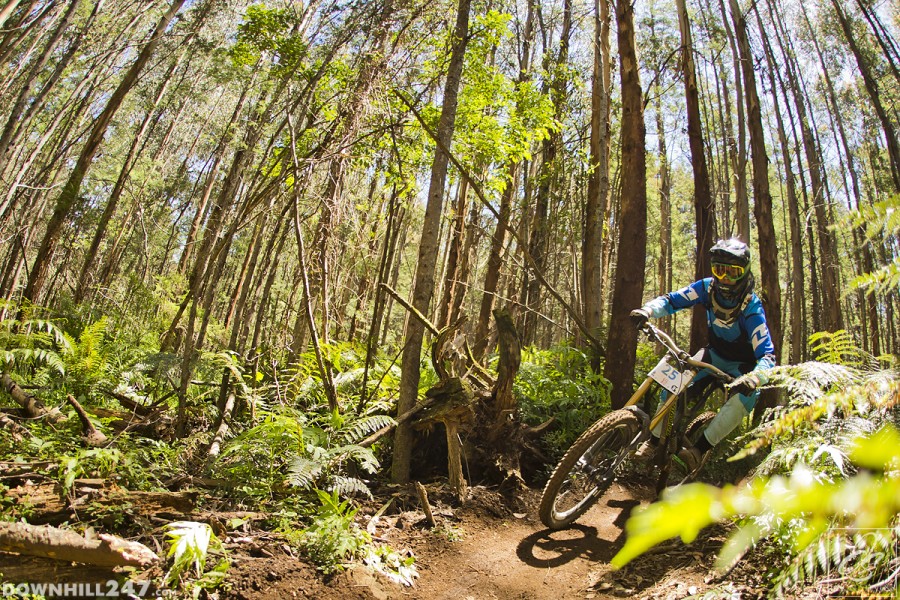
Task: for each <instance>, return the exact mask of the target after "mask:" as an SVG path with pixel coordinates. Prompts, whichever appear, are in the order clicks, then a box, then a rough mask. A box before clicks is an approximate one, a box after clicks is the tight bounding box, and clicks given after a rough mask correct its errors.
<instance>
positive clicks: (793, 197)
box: [756, 10, 806, 364]
mask: <svg viewBox="0 0 900 600" xmlns="http://www.w3.org/2000/svg"><path fill="white" fill-rule="evenodd" d="M756 18H757V22H758V23H759V29H760V31H763V30H764V29H763V24H762V19H761V17H760V15H759V11H758V10H756ZM763 42H764V47H765V50H766V60H767V63H768V67H769V70H768V73H769V80H770V87H771V91H772V102H773V106H774V112H775V117H776V120H777V123H778V140H779V142H780V143H781V154H782V156H783V158H784V171H785V172H784V179H785V181H786V185H787V204H788V221H789V222H790V232H791V233H790V235H791V262H790V265H791V269H790V270H791V278H790V287H789V290H790V301H791V312H790V316H791V323H792V324H793V325H792V326H791V330H790V332H789V335H790V341H791V346H790V356H789V360H790V362H791V363H792V364H797V363H799V362H801V361H802V360H805V356H804V355H805V344H804V342H805V339H806V336H805V335H804V323H806V302H805V299H806V275H805V271H804V268H803V228H802V225H801V224H800V208H799V203H798V201H797V185H796V180H795V178H794V167H793V159H792V153H791V145H790V142H789V141H788V137H787V131H786V129H785V126H784V120H783V119H782V116H781V107H780V106H779V102H778V89H779V87H778V86H777V85H776V81H775V78H776V76H777V78H778V83H779V84H780V88H781V91H782V93H783V94H785V95H786V94H787V90H786V87H785V84H784V82H783V81H782V79H781V73H780V71H778V70H777V67H776V65H775V63H774V61H773V59H772V49H771V46H770V44H769V39H768V37H766V36H763Z"/></svg>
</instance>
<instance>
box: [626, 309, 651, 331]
mask: <svg viewBox="0 0 900 600" xmlns="http://www.w3.org/2000/svg"><path fill="white" fill-rule="evenodd" d="M628 317H629V318H630V319H631V322H632V323H634V326H635V327H636V328H638V329H643V328H644V325H646V324H647V321H648V320H649V319H650V312H649V311H648V310H647V309H646V308H636V309H634V310H633V311H631V314H630V315H628Z"/></svg>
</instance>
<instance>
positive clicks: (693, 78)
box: [675, 0, 715, 350]
mask: <svg viewBox="0 0 900 600" xmlns="http://www.w3.org/2000/svg"><path fill="white" fill-rule="evenodd" d="M675 4H676V6H677V7H678V25H679V30H680V31H681V68H682V75H683V77H684V93H685V105H686V107H687V120H688V143H689V145H690V148H691V166H692V169H693V173H694V226H695V235H696V236H697V237H696V239H697V251H696V253H695V255H694V278H695V279H703V278H704V277H707V276H708V273H709V272H710V264H709V252H708V250H709V248H712V245H713V211H714V208H715V207H714V204H713V199H712V193H711V191H710V187H709V169H708V167H707V165H706V151H705V149H704V145H703V129H702V127H703V125H702V122H701V117H700V96H699V92H698V91H697V72H696V68H695V67H694V42H693V40H692V37H691V23H690V21H689V20H688V14H687V5H686V3H685V0H676V2H675ZM708 329H709V327H708V326H707V323H706V314H704V312H703V311H700V310H695V311H693V314H692V318H691V349H692V350H698V349H700V348H703V347H704V346H706V342H707V339H708V337H709V336H708Z"/></svg>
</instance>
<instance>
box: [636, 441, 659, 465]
mask: <svg viewBox="0 0 900 600" xmlns="http://www.w3.org/2000/svg"><path fill="white" fill-rule="evenodd" d="M657 448H659V438H658V437H656V436H654V435H651V436H650V438H649V439H647V440H646V441H644V443H642V444H641V445H640V446H638V448H637V450H635V452H634V459H635V460H636V461H637V462H639V463H646V462H649V461H650V459H652V458H653V456H654V455H655V454H656V449H657Z"/></svg>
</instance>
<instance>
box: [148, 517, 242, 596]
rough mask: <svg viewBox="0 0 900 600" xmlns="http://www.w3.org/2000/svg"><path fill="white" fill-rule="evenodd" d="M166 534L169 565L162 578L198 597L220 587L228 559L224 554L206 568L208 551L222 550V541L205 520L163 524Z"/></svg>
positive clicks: (220, 551) (219, 551)
mask: <svg viewBox="0 0 900 600" xmlns="http://www.w3.org/2000/svg"><path fill="white" fill-rule="evenodd" d="M166 529H167V530H166V537H167V538H168V539H169V544H170V546H169V552H168V555H167V557H168V558H169V559H170V561H171V566H170V567H169V570H168V571H167V572H166V574H165V576H164V578H163V580H164V581H165V583H166V584H168V585H171V586H175V587H187V588H188V589H189V590H190V592H191V594H192V596H193V597H194V598H198V597H200V594H201V592H202V591H203V590H211V589H215V588H217V587H219V586H220V585H221V584H222V583H223V582H224V581H225V576H226V574H227V571H228V566H229V562H228V559H227V558H225V557H224V556H223V558H222V559H221V560H219V562H218V563H217V564H216V566H215V567H213V568H212V569H209V570H207V569H206V562H207V560H208V558H209V555H210V554H211V553H215V554H222V555H224V553H225V548H224V547H223V546H222V542H221V541H220V540H219V539H218V538H217V537H216V535H215V534H214V533H213V531H212V528H211V527H210V526H209V525H207V524H206V523H194V522H193V521H177V522H174V523H169V524H168V525H167V526H166Z"/></svg>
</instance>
